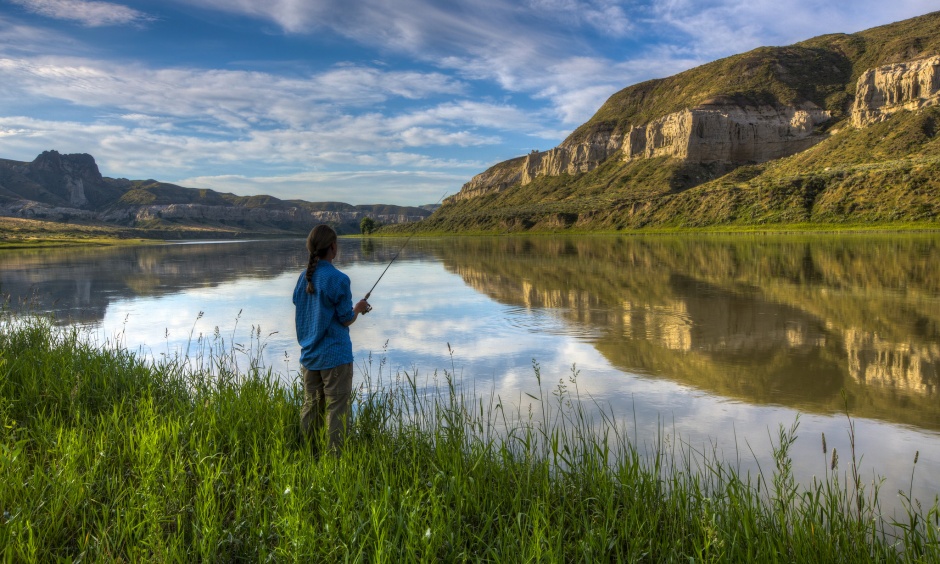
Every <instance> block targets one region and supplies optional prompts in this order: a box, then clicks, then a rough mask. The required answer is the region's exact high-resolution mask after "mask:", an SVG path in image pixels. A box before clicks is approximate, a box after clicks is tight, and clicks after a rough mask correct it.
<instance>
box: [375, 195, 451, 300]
mask: <svg viewBox="0 0 940 564" xmlns="http://www.w3.org/2000/svg"><path fill="white" fill-rule="evenodd" d="M446 195H447V192H444V194H442V195H441V197H440V198H439V199H438V200H437V201H436V202H434V205H437V204H439V203H441V200H443V199H444V196H446ZM421 221H422V220H418V221H416V222H414V225H418V224H419V223H421ZM417 233H418V230H417V229H414V230H412V232H411V235H409V236H408V238H407V239H405V242H404V243H402V246H401V247H400V248H399V249H398V252H397V253H395V256H393V257H392V260H390V261H388V264H387V265H385V270H383V271H382V274H379V279H378V280H376V281H375V284H373V285H372V288H371V289H370V290H369V291H368V292H366V297H364V298H362V299H364V300H368V299H369V296H371V295H372V290H375V287H376V286H378V285H379V281H380V280H382V277H383V276H385V273H386V272H388V269H389V268H390V267H391V266H392V263H393V262H395V259H397V258H398V255H400V254H401V252H402V251H403V250H405V247H407V246H408V241H411V238H412V237H414V236H415V234H417ZM370 311H372V306H369V307H368V308H367V309H366V310H365V311H364V312H362V314H363V315H365V314H367V313H369V312H370Z"/></svg>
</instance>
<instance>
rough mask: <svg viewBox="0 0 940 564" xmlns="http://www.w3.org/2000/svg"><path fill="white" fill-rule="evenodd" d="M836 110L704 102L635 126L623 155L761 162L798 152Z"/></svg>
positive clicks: (812, 140)
mask: <svg viewBox="0 0 940 564" xmlns="http://www.w3.org/2000/svg"><path fill="white" fill-rule="evenodd" d="M830 118H831V115H830V113H829V112H828V111H826V110H821V109H819V108H818V107H816V106H814V105H812V104H805V105H804V107H802V108H795V107H784V108H774V107H772V106H759V107H753V106H737V105H724V104H722V105H705V106H699V107H696V108H692V109H688V110H682V111H680V112H676V113H673V114H669V115H667V116H664V117H662V118H660V119H658V120H655V121H653V122H650V123H648V124H646V125H643V126H639V127H632V128H631V129H630V132H629V133H628V135H627V142H626V143H624V145H623V152H624V160H627V161H632V160H635V159H642V158H651V157H673V158H677V159H681V160H684V161H686V162H692V163H723V164H747V163H762V162H766V161H769V160H773V159H779V158H782V157H786V156H789V155H792V154H794V153H798V152H800V151H803V150H806V149H808V148H809V147H812V146H813V145H815V144H816V143H818V142H819V141H821V140H822V139H823V137H822V136H820V135H818V134H815V133H814V132H815V128H816V126H817V125H819V124H821V123H824V122H826V121H828V120H829V119H830Z"/></svg>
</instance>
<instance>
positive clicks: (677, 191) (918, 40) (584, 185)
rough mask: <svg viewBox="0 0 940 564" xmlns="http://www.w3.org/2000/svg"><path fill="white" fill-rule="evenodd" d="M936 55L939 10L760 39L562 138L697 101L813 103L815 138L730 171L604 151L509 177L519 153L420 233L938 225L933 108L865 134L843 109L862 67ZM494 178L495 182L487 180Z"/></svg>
mask: <svg viewBox="0 0 940 564" xmlns="http://www.w3.org/2000/svg"><path fill="white" fill-rule="evenodd" d="M938 53H940V12H935V13H931V14H927V15H925V16H921V17H918V18H914V19H911V20H906V21H903V22H897V23H893V24H890V25H886V26H881V27H878V28H873V29H870V30H867V31H863V32H860V33H855V34H831V35H824V36H820V37H816V38H813V39H809V40H807V41H803V42H801V43H798V44H796V45H792V46H788V47H762V48H759V49H755V50H753V51H750V52H748V53H744V54H741V55H735V56H732V57H728V58H725V59H721V60H718V61H714V62H712V63H708V64H706V65H702V66H700V67H697V68H694V69H691V70H688V71H686V72H683V73H680V74H677V75H675V76H672V77H668V78H663V79H656V80H650V81H647V82H643V83H640V84H637V85H634V86H630V87H628V88H625V89H623V90H621V91H620V92H617V93H616V94H614V95H613V96H611V98H610V99H609V100H608V101H607V102H606V103H605V104H604V105H603V106H602V107H601V108H600V109H599V110H598V111H597V113H596V114H595V115H594V116H593V117H592V118H591V119H590V120H588V121H587V122H586V123H585V124H583V125H582V126H581V127H579V128H577V129H576V130H575V131H574V132H573V133H572V134H571V135H570V136H569V137H568V138H567V139H566V140H565V141H564V143H563V144H562V146H570V145H573V144H576V143H580V142H584V141H585V140H587V139H589V138H590V137H591V136H592V135H595V134H598V133H605V132H615V133H616V132H620V133H623V132H625V131H627V130H628V129H629V128H630V127H631V126H639V125H644V124H647V123H649V122H650V121H652V120H655V119H657V118H659V117H662V116H664V115H667V114H670V113H673V112H676V111H679V110H682V109H685V108H691V107H695V106H700V105H703V104H709V103H722V104H727V103H731V104H736V105H739V106H754V105H770V106H775V107H780V106H808V105H810V104H811V105H815V106H818V107H820V108H824V109H826V110H828V111H830V112H831V115H832V119H831V120H830V121H829V122H827V123H825V124H824V125H823V126H822V128H821V129H820V132H822V133H823V134H825V135H827V138H826V139H825V140H824V141H822V142H821V143H819V144H817V145H815V146H814V147H812V148H810V149H808V150H806V151H804V152H801V153H798V154H796V155H793V156H790V157H788V158H784V159H779V160H776V161H770V162H766V163H762V164H752V165H745V166H738V167H735V166H732V165H727V164H724V165H721V164H708V165H702V164H691V163H686V162H683V161H680V160H677V159H671V158H666V157H662V158H653V159H639V160H633V161H632V162H624V160H623V159H622V158H621V154H619V153H615V154H614V155H612V156H611V157H609V158H608V159H607V160H606V161H604V162H602V163H601V164H600V165H599V166H598V167H597V168H596V169H594V170H592V171H591V172H588V173H583V174H574V175H569V174H562V175H559V176H538V177H536V178H535V179H534V180H532V182H531V183H529V184H527V185H524V186H523V185H522V184H521V182H520V179H519V178H518V177H517V178H515V179H514V181H513V183H512V184H511V185H510V184H508V183H506V182H505V181H506V179H507V178H512V175H513V172H514V171H516V170H519V167H520V166H521V162H522V158H516V159H512V160H509V161H505V162H503V163H499V164H497V165H495V166H493V167H492V168H490V169H489V170H488V171H486V172H485V173H484V176H486V177H487V178H491V179H497V180H498V181H502V182H503V185H500V189H499V190H498V191H497V190H490V191H489V193H486V194H485V195H482V196H477V197H473V198H465V199H463V200H461V201H455V200H456V199H455V198H452V199H449V200H448V201H446V202H445V204H444V205H443V206H441V208H440V209H439V210H437V211H436V212H435V213H434V214H433V215H432V216H431V217H430V218H429V219H428V220H425V221H423V222H422V226H421V228H422V229H423V230H425V231H447V232H449V231H486V232H504V231H521V230H559V229H583V230H617V229H638V228H684V227H704V226H715V225H732V226H765V225H773V224H792V223H814V224H823V223H824V224H844V225H849V224H852V225H854V224H870V223H897V222H940V142H938V141H937V135H936V134H937V130H938V123H940V110H938V109H937V108H936V107H932V108H925V109H921V110H919V111H917V112H914V113H912V112H901V113H899V114H896V115H894V116H892V117H891V118H890V119H888V120H886V121H884V122H882V123H879V124H876V125H872V126H869V127H866V128H864V129H855V128H853V127H851V126H850V125H849V124H848V120H847V117H848V115H849V112H850V110H851V107H852V103H853V102H854V94H855V88H856V83H857V81H858V78H859V77H860V76H861V74H862V73H863V72H865V71H866V70H868V69H871V68H874V67H877V66H879V65H884V64H888V63H895V62H901V61H907V60H912V59H916V58H921V57H926V56H931V55H936V54H938ZM493 184H495V183H493Z"/></svg>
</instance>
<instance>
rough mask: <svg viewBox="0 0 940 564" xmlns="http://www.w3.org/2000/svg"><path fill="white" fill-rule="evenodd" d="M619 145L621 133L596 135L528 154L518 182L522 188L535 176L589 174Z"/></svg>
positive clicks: (621, 137)
mask: <svg viewBox="0 0 940 564" xmlns="http://www.w3.org/2000/svg"><path fill="white" fill-rule="evenodd" d="M622 145H623V133H621V132H613V131H599V132H596V133H594V134H593V135H591V136H590V137H589V138H588V139H587V140H586V141H584V142H581V143H577V144H572V145H560V146H558V147H555V148H554V149H550V150H548V151H541V152H540V151H535V152H532V153H530V154H529V155H527V156H526V158H525V161H524V162H523V164H522V172H521V174H520V179H521V182H522V184H523V185H526V184H528V183H530V182H532V180H534V179H535V178H536V177H539V176H558V175H561V174H579V173H583V172H590V171H592V170H594V169H595V168H597V165H599V164H600V163H602V162H604V161H605V160H607V158H608V157H609V156H611V155H613V154H614V153H617V152H618V151H620V148H621V147H622Z"/></svg>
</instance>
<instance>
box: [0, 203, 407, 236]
mask: <svg viewBox="0 0 940 564" xmlns="http://www.w3.org/2000/svg"><path fill="white" fill-rule="evenodd" d="M0 216H10V217H22V218H26V219H42V220H47V221H72V220H82V221H103V222H105V223H118V224H136V223H137V222H140V221H150V220H154V219H165V220H170V221H191V222H201V221H210V222H231V223H236V222H244V223H249V224H254V225H258V224H267V225H274V226H277V227H278V228H280V229H302V228H305V229H309V228H310V227H312V226H314V225H316V224H318V223H327V222H329V223H358V222H359V221H360V220H361V219H362V218H364V217H366V216H368V217H371V218H372V219H374V220H375V221H378V222H379V223H405V222H411V221H420V220H422V219H424V217H425V216H424V215H409V214H375V213H371V212H364V211H311V210H305V209H303V208H289V209H273V210H272V209H263V208H245V207H239V206H207V205H203V204H169V205H151V206H125V207H121V208H115V209H111V210H108V211H103V212H95V211H90V210H80V209H76V208H65V207H59V206H49V205H45V204H41V203H39V202H31V201H26V200H22V201H18V202H14V203H11V204H8V205H4V206H0Z"/></svg>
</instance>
